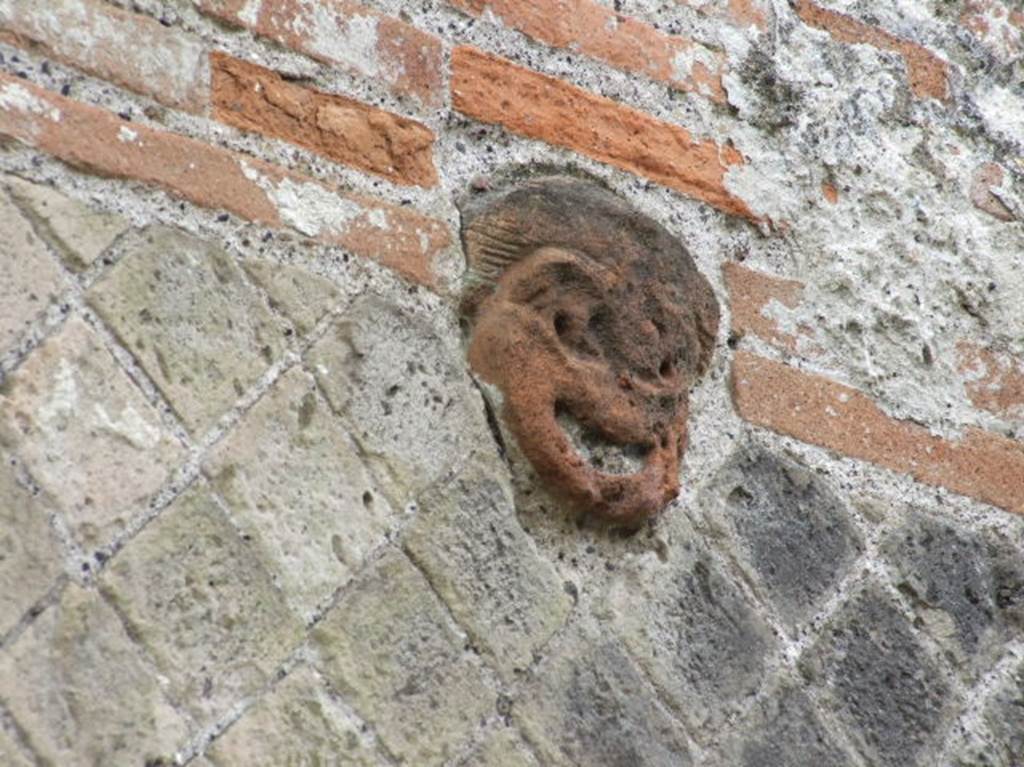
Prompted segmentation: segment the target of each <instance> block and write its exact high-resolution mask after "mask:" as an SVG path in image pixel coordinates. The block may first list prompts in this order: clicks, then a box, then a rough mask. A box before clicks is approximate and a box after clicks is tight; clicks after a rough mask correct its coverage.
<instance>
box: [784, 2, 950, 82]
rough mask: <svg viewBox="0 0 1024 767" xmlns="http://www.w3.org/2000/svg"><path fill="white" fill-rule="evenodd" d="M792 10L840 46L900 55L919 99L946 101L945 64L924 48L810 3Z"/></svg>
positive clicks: (946, 70)
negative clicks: (861, 46) (852, 45)
mask: <svg viewBox="0 0 1024 767" xmlns="http://www.w3.org/2000/svg"><path fill="white" fill-rule="evenodd" d="M795 8H796V12H797V15H798V16H799V17H800V18H801V19H802V20H803V21H804V23H806V24H809V25H811V26H812V27H817V28H818V29H823V30H825V31H826V32H828V33H829V34H830V35H832V37H833V38H835V39H836V40H838V41H839V42H841V43H865V44H867V45H872V46H874V47H875V48H879V49H881V50H884V51H892V52H893V53H898V54H900V55H901V56H902V57H903V60H904V61H905V62H906V65H907V78H908V80H909V81H910V89H911V90H912V91H913V92H914V95H915V96H917V97H918V98H933V99H938V100H939V101H946V100H948V99H949V72H948V65H947V64H946V62H945V61H943V60H942V59H940V58H939V57H938V56H936V55H935V54H934V53H932V52H931V51H929V50H928V49H927V48H925V47H923V46H921V45H918V44H917V43H912V42H910V41H909V40H904V39H902V38H899V37H896V36H895V35H893V34H892V33H890V32H887V31H886V30H884V29H881V28H879V27H873V26H870V25H868V24H865V23H864V22H862V21H858V20H857V19H854V18H852V17H850V16H847V15H846V14H843V13H839V12H838V11H830V10H828V9H827V8H822V7H821V6H819V5H816V4H815V3H813V2H811V0H796V5H795Z"/></svg>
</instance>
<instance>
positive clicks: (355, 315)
mask: <svg viewBox="0 0 1024 767" xmlns="http://www.w3.org/2000/svg"><path fill="white" fill-rule="evenodd" d="M462 355H463V352H462V349H461V347H460V346H459V345H458V343H457V342H454V343H452V342H451V341H448V342H446V339H445V338H444V337H443V334H442V333H441V331H440V330H439V329H438V328H436V327H435V326H434V325H433V324H432V322H431V321H430V320H429V319H428V318H427V317H425V316H423V315H421V314H417V313H414V312H412V311H408V310H405V309H402V308H399V307H396V306H393V305H391V304H389V303H388V302H387V301H385V300H384V299H383V298H380V297H378V296H366V297H364V298H362V299H359V300H357V301H356V303H355V304H354V305H353V306H352V307H351V308H350V309H349V311H348V312H347V313H346V314H345V315H344V316H343V317H340V318H339V319H338V320H337V321H336V322H335V323H334V324H333V325H332V326H331V328H330V329H329V330H328V332H327V333H326V334H325V335H324V337H323V338H322V339H321V340H320V341H318V342H317V343H316V344H315V345H314V347H313V348H312V349H311V350H310V352H309V355H308V363H309V366H310V369H311V370H313V372H314V373H315V375H316V377H317V380H318V381H319V383H320V385H321V386H322V387H323V390H324V392H325V394H326V395H327V399H328V400H329V401H330V403H331V407H332V408H334V410H335V411H336V412H337V413H339V414H340V415H341V416H342V417H343V419H344V420H345V422H346V424H347V425H348V427H349V430H350V433H351V434H352V436H353V438H354V439H355V440H356V441H357V442H358V443H359V444H360V445H361V447H362V448H363V452H364V453H365V454H367V455H369V456H372V457H373V459H374V460H375V461H376V463H377V464H378V466H375V467H374V468H375V469H377V468H378V467H379V471H378V472H377V473H378V474H379V475H380V476H381V477H386V478H388V481H389V486H390V488H391V492H392V493H393V497H394V498H395V499H396V502H404V501H406V500H409V499H410V498H411V497H413V496H415V494H416V493H418V492H419V491H420V490H422V489H424V488H426V487H428V486H429V485H431V484H433V483H434V482H435V481H436V480H437V479H438V478H439V477H440V476H442V475H443V474H444V472H445V470H446V469H448V468H449V467H451V466H453V465H457V464H458V463H459V462H460V461H461V460H462V458H463V457H464V456H465V455H467V454H468V453H469V452H470V451H471V450H472V449H474V448H475V447H477V446H478V445H480V444H490V443H491V440H492V437H491V434H490V431H489V430H488V428H487V421H486V418H485V416H484V408H483V403H482V402H481V400H480V396H479V394H478V393H477V392H476V390H475V389H474V388H473V385H472V383H471V382H470V380H469V377H468V376H467V374H466V367H465V362H464V360H463V359H462Z"/></svg>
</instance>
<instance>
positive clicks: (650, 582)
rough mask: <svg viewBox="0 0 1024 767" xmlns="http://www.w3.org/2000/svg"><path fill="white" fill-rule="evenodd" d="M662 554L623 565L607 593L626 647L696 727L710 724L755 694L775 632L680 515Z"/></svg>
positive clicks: (710, 727) (716, 723)
mask: <svg viewBox="0 0 1024 767" xmlns="http://www.w3.org/2000/svg"><path fill="white" fill-rule="evenodd" d="M673 524H674V525H675V526H676V528H677V530H676V531H675V532H674V533H673V538H674V540H676V541H678V543H676V544H675V545H673V546H672V547H670V549H669V555H668V557H669V558H668V561H667V562H664V563H663V562H661V561H660V560H659V559H658V558H657V557H654V556H648V557H646V558H644V559H642V560H640V561H639V562H638V563H636V564H635V565H634V566H633V567H631V568H630V569H628V570H627V569H625V568H624V569H623V572H622V574H621V575H620V577H619V578H618V579H617V580H616V581H615V582H614V583H613V585H612V587H611V590H610V592H609V597H608V609H609V611H610V612H611V618H612V622H613V624H614V626H615V628H616V630H617V632H618V634H619V635H620V636H621V637H622V638H623V640H624V641H625V643H626V646H627V647H628V648H629V650H630V652H631V653H632V654H633V655H634V657H636V658H637V660H638V662H639V663H640V664H641V666H642V667H643V668H644V669H645V670H646V671H647V673H648V676H649V678H651V679H652V680H654V682H655V684H657V685H658V686H659V687H660V688H661V689H662V690H663V691H664V693H665V694H666V695H667V696H668V698H669V699H670V701H671V702H672V705H673V706H674V707H675V708H677V709H678V710H680V711H681V712H682V713H683V714H684V716H685V717H686V719H687V721H688V722H689V724H690V725H691V726H692V727H693V728H694V729H695V730H697V731H699V730H702V729H703V730H705V731H707V730H714V729H716V728H717V727H719V726H720V725H721V724H722V722H723V721H724V719H725V716H726V714H727V713H728V712H729V711H730V710H732V709H734V708H735V707H736V705H737V704H738V703H740V702H741V701H743V700H744V699H746V698H748V697H749V696H751V695H753V694H754V693H755V692H756V691H757V690H758V689H759V687H760V686H761V684H762V682H763V679H764V676H765V672H766V665H765V664H766V656H767V655H768V654H769V653H770V652H772V651H773V649H774V647H775V645H776V643H777V640H776V639H775V637H774V636H773V633H772V631H771V629H770V628H769V627H768V625H767V624H766V623H765V621H764V620H763V619H762V617H761V616H760V614H759V612H758V610H757V609H756V608H755V606H754V605H752V604H751V603H750V602H749V601H748V600H747V598H746V596H745V595H744V594H743V593H742V591H741V590H740V588H739V586H738V585H737V584H736V582H735V581H734V580H732V579H731V578H730V576H729V575H728V574H727V573H726V572H725V571H724V570H723V569H722V567H721V566H720V565H719V563H718V562H717V561H716V560H715V559H714V558H713V557H712V556H711V554H710V551H709V549H708V547H707V544H706V542H705V541H704V540H703V539H702V537H701V536H700V535H699V534H698V533H697V532H696V531H695V530H693V528H692V527H691V526H690V525H689V523H688V522H687V521H686V520H685V519H682V518H680V519H677V520H675V521H674V523H673Z"/></svg>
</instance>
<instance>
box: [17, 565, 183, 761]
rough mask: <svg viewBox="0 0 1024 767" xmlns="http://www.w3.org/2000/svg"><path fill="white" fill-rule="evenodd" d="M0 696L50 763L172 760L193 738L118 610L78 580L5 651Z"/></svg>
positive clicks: (37, 751) (44, 759)
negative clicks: (165, 694)
mask: <svg viewBox="0 0 1024 767" xmlns="http://www.w3.org/2000/svg"><path fill="white" fill-rule="evenodd" d="M0 697H2V698H3V699H4V701H5V704H6V705H7V706H8V708H9V709H10V711H11V713H12V714H13V715H14V717H15V719H16V721H17V722H18V723H19V724H20V725H21V726H22V727H23V728H24V730H25V732H26V735H27V739H28V742H29V745H30V746H31V748H32V749H33V751H35V753H37V754H38V755H39V756H40V757H41V758H42V760H43V761H44V763H47V764H55V765H56V764H59V765H67V767H73V766H74V765H83V766H84V765H89V766H91V765H97V764H104V765H106V764H111V765H113V764H132V765H142V764H149V763H152V762H153V761H155V760H156V759H159V758H165V759H166V760H167V763H170V762H171V757H172V756H173V753H174V750H175V748H176V747H178V746H180V745H181V744H182V743H183V742H184V740H185V738H186V737H187V731H186V723H185V720H184V719H183V717H182V716H181V715H180V714H179V713H178V712H177V711H176V710H175V709H174V708H173V707H172V706H171V705H170V703H168V701H167V700H166V698H165V697H164V695H163V692H162V690H161V686H160V684H159V682H158V680H157V679H156V678H154V675H153V674H152V673H151V672H150V671H149V670H148V668H147V667H146V664H145V663H144V661H143V660H142V658H141V656H140V654H139V648H138V647H136V646H135V645H133V644H132V641H131V640H130V639H129V637H128V634H127V633H126V632H125V629H124V627H123V626H122V624H121V621H120V620H119V619H118V617H117V614H116V613H115V612H114V610H112V609H111V608H110V606H109V605H107V604H106V603H105V602H104V601H103V600H102V599H101V598H100V596H99V594H97V593H96V592H95V591H91V590H85V589H83V588H81V587H79V586H76V585H74V584H70V585H68V587H67V588H66V589H65V591H64V594H63V596H62V597H61V599H60V602H58V603H57V604H56V605H54V606H52V607H50V608H49V609H47V610H46V611H45V612H44V613H43V614H42V615H40V616H39V617H38V618H37V619H36V620H35V622H33V623H32V625H31V626H29V628H28V629H27V630H26V631H25V633H24V634H22V635H21V636H19V637H18V639H17V641H16V642H15V643H14V644H12V645H11V646H10V647H8V648H5V651H4V653H3V654H2V655H0Z"/></svg>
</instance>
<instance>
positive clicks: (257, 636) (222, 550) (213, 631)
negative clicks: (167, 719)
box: [101, 487, 302, 724]
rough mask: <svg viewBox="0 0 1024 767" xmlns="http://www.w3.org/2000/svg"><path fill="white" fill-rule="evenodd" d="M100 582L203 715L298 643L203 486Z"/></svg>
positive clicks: (280, 604) (180, 696)
mask: <svg viewBox="0 0 1024 767" xmlns="http://www.w3.org/2000/svg"><path fill="white" fill-rule="evenodd" d="M101 585H102V588H103V589H104V590H105V592H106V593H107V594H108V595H109V597H110V598H111V599H112V600H113V602H114V604H115V606H116V607H117V608H118V609H119V610H120V611H121V612H122V614H123V615H124V616H125V618H126V620H127V621H128V624H129V626H130V627H131V631H132V635H133V636H135V637H138V641H140V642H141V643H142V644H143V645H144V646H145V647H146V649H147V650H148V651H149V652H150V654H151V655H152V656H153V658H154V659H155V660H156V663H157V665H158V667H159V669H160V672H161V673H162V674H163V675H164V676H166V677H167V678H168V680H169V682H168V685H169V693H170V695H171V696H172V697H173V699H174V700H176V701H177V702H179V703H180V704H181V705H184V706H187V707H188V709H189V710H190V711H191V712H192V713H193V714H194V716H195V717H196V719H197V720H198V721H199V722H200V723H202V724H209V723H210V722H211V721H213V719H215V718H216V717H217V716H219V715H222V714H223V713H224V712H225V711H226V710H227V709H228V707H230V706H231V705H234V704H235V703H237V701H238V700H239V699H240V698H242V697H243V696H245V695H251V694H253V693H254V692H256V691H257V690H258V689H259V688H261V687H262V686H263V685H264V684H266V683H267V681H268V680H269V678H270V677H271V675H272V674H273V673H274V671H275V670H276V669H277V667H278V666H279V665H280V663H281V661H283V660H284V658H285V657H286V656H287V655H288V653H289V652H291V651H292V650H293V649H294V647H295V646H296V645H297V644H298V642H299V639H300V632H301V629H302V622H301V621H300V620H298V618H297V617H296V616H295V615H294V614H292V613H291V612H289V611H288V609H287V608H286V607H285V604H284V598H283V597H282V596H281V594H280V593H279V592H278V591H277V590H276V589H275V588H274V585H273V583H272V582H271V579H270V576H269V575H268V574H267V572H266V570H265V569H264V567H263V565H262V563H261V562H260V561H259V559H258V556H257V551H256V550H255V549H254V548H253V547H252V546H250V545H249V544H248V543H246V542H245V541H243V540H242V539H241V538H240V537H239V535H238V533H237V532H235V530H234V529H233V528H232V527H231V525H230V524H229V523H228V520H227V519H226V518H225V517H224V514H223V512H222V511H221V510H220V509H219V508H218V507H217V505H216V503H215V502H214V500H213V498H212V497H211V495H210V493H209V491H207V490H206V489H205V488H202V487H196V488H193V489H191V490H189V491H188V492H187V493H186V494H185V495H183V496H182V497H180V498H179V499H178V500H177V501H175V502H174V503H173V504H172V505H171V506H169V507H168V508H166V509H164V511H163V512H162V513H161V514H160V516H159V517H157V518H156V519H155V520H153V521H152V522H151V523H150V524H149V525H147V526H146V528H145V529H144V530H143V531H142V532H141V533H139V535H138V536H137V537H136V538H135V540H133V541H132V542H131V543H130V544H129V545H128V546H127V547H126V548H125V549H123V550H122V551H121V552H120V553H119V554H118V555H117V556H116V557H115V558H114V559H113V560H112V562H111V563H110V566H109V567H108V568H107V570H106V571H105V572H104V574H103V576H102V579H101Z"/></svg>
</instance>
